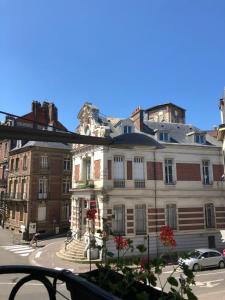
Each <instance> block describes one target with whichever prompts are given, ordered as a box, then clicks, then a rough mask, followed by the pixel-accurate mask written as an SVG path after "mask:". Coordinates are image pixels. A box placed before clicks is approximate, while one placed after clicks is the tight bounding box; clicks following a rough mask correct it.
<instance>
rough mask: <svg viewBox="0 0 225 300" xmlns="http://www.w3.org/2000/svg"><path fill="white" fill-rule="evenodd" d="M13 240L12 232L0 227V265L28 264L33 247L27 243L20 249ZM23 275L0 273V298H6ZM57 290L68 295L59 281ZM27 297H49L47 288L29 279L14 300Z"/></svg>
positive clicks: (58, 298) (59, 298) (37, 299)
mask: <svg viewBox="0 0 225 300" xmlns="http://www.w3.org/2000/svg"><path fill="white" fill-rule="evenodd" d="M13 240H14V239H13V234H12V233H11V232H10V231H6V230H2V228H1V227H0V265H30V262H29V255H30V254H31V253H32V252H29V251H31V250H33V249H29V248H31V247H30V246H29V245H22V246H23V247H24V248H23V247H22V250H20V248H21V245H15V244H13ZM47 243H50V241H47ZM47 243H46V244H47ZM17 247H18V248H17ZM19 247H20V248H19ZM21 255H24V256H21ZM24 276H25V275H24V274H7V275H0V300H4V299H8V298H9V295H10V292H11V290H12V288H13V287H14V286H15V284H16V283H17V282H18V281H19V279H21V278H22V277H24ZM57 290H58V292H60V293H62V294H64V295H65V296H66V297H69V293H68V292H67V290H66V286H65V284H62V283H61V282H59V283H58V285H57ZM28 299H29V300H30V299H32V300H40V299H43V300H45V299H46V300H49V297H48V293H47V290H46V289H45V287H44V286H43V285H42V284H41V283H40V282H38V281H30V282H29V283H27V284H25V285H24V286H23V287H22V288H21V289H20V290H19V292H18V294H17V296H16V300H28ZM62 299H65V298H63V297H62V296H61V295H60V294H59V293H57V300H62ZM69 299H70V298H69Z"/></svg>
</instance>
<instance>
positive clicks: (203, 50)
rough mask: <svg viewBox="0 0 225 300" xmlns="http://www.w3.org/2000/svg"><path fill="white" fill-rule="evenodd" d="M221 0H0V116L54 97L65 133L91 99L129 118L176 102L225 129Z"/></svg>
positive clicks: (194, 117) (201, 122) (202, 124)
mask: <svg viewBox="0 0 225 300" xmlns="http://www.w3.org/2000/svg"><path fill="white" fill-rule="evenodd" d="M224 37H225V1H224V0H215V1H213V0H210V1H208V0H196V1H194V0H192V1H190V0H154V1H153V0H135V1H134V0H113V1H112V0H111V1H109V0H79V1H77V0H64V1H62V0H48V1H46V0H38V1H36V0H20V1H15V0H14V1H13V0H0V110H4V111H8V112H11V113H15V114H17V115H22V114H25V113H27V112H28V111H30V109H31V102H32V100H40V101H43V100H46V99H47V100H49V101H51V102H54V103H55V104H56V106H57V107H58V110H59V118H60V120H61V122H62V123H64V125H65V126H67V128H68V129H70V130H74V128H75V127H76V125H77V113H78V111H79V109H80V107H81V106H82V105H83V103H84V102H85V101H89V102H92V103H93V104H95V105H96V106H97V107H98V108H99V109H100V111H101V112H102V113H104V114H106V115H111V116H116V117H129V116H130V114H131V112H132V111H133V110H134V109H135V108H136V107H137V106H139V105H140V106H141V107H142V108H148V107H151V106H153V105H157V104H162V103H166V102H173V103H175V104H177V105H179V106H181V107H184V108H185V109H186V110H187V122H188V123H192V124H195V125H196V126H198V127H199V128H201V129H211V128H212V126H213V125H218V124H219V123H220V117H219V111H218V100H219V98H221V97H222V95H223V89H224V86H225V38H224Z"/></svg>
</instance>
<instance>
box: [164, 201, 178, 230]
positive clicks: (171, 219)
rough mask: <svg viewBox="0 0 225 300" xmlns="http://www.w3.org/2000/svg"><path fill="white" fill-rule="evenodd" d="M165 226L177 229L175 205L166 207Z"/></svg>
mask: <svg viewBox="0 0 225 300" xmlns="http://www.w3.org/2000/svg"><path fill="white" fill-rule="evenodd" d="M166 219H167V225H168V226H169V227H170V228H172V229H177V208H176V204H168V205H167V206H166Z"/></svg>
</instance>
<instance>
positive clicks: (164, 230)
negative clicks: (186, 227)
mask: <svg viewBox="0 0 225 300" xmlns="http://www.w3.org/2000/svg"><path fill="white" fill-rule="evenodd" d="M160 241H161V242H162V244H163V245H164V246H166V247H176V245H177V243H176V241H175V239H174V235H173V230H172V229H171V228H170V227H169V226H166V225H165V226H162V227H161V228H160Z"/></svg>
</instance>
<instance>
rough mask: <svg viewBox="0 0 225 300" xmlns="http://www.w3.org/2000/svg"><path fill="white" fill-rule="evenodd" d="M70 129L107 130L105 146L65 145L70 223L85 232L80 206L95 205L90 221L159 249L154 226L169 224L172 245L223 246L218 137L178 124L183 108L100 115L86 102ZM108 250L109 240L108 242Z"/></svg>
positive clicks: (223, 208)
mask: <svg viewBox="0 0 225 300" xmlns="http://www.w3.org/2000/svg"><path fill="white" fill-rule="evenodd" d="M78 119H79V126H78V128H77V132H78V133H80V134H85V135H92V136H102V137H106V136H110V137H112V146H110V147H106V146H89V145H73V150H72V156H73V175H72V209H71V229H72V231H73V232H74V233H79V235H77V236H81V237H83V236H84V234H85V233H86V232H87V225H86V211H87V209H88V208H91V207H96V209H97V214H96V219H95V228H96V229H98V228H102V225H103V223H102V218H106V219H107V220H108V224H109V225H110V226H111V228H112V231H113V232H114V233H119V234H121V235H124V236H126V237H129V238H131V239H133V240H134V243H135V244H140V243H146V239H145V237H146V235H149V236H150V253H151V254H153V255H156V254H157V253H160V252H162V251H163V249H162V245H161V244H160V242H159V239H158V236H159V230H160V227H161V226H162V225H165V224H168V225H169V226H170V227H172V228H173V229H174V233H175V239H176V241H177V250H178V251H179V250H189V249H193V248H198V247H212V248H217V249H223V248H225V243H224V241H223V231H224V230H225V199H224V195H225V194H224V192H225V188H224V186H225V183H224V181H223V180H222V179H223V178H222V174H223V173H224V171H223V155H222V148H221V142H219V141H217V140H216V139H215V138H214V137H212V136H211V135H209V134H208V133H207V132H206V131H201V130H199V129H198V128H196V127H195V126H193V125H190V124H185V110H184V109H182V108H180V107H178V106H176V105H174V104H172V103H167V104H164V105H159V106H155V107H152V108H150V109H146V110H142V109H140V107H138V108H137V109H136V110H135V111H134V113H133V114H132V116H131V117H130V118H127V119H118V118H111V117H103V116H102V115H101V114H100V112H99V110H98V109H97V108H96V107H94V106H93V105H92V104H91V103H85V104H84V106H83V107H82V108H81V110H80V112H79V114H78ZM97 235H98V234H97V233H96V236H97ZM108 246H109V248H111V250H114V249H115V248H114V247H115V246H114V243H113V241H112V240H111V241H109V242H108Z"/></svg>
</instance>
